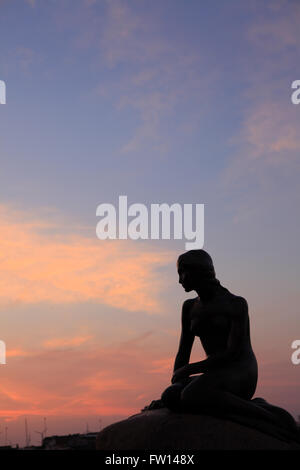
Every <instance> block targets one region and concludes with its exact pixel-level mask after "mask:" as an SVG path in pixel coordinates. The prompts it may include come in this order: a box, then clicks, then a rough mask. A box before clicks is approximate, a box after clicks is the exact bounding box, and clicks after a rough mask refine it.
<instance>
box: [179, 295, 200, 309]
mask: <svg viewBox="0 0 300 470" xmlns="http://www.w3.org/2000/svg"><path fill="white" fill-rule="evenodd" d="M197 298H198V297H195V298H194V299H186V300H185V301H184V302H183V304H182V312H183V313H184V312H189V311H190V310H191V308H192V307H193V305H194V303H195V301H196V300H197Z"/></svg>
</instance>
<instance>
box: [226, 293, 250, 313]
mask: <svg viewBox="0 0 300 470" xmlns="http://www.w3.org/2000/svg"><path fill="white" fill-rule="evenodd" d="M230 303H231V310H232V313H233V315H238V316H243V317H247V316H248V302H247V300H246V299H245V298H244V297H242V296H240V295H234V294H231V295H230Z"/></svg>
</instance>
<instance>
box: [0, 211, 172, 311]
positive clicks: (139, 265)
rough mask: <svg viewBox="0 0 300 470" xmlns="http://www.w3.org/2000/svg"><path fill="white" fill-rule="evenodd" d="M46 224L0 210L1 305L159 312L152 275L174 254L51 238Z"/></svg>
mask: <svg viewBox="0 0 300 470" xmlns="http://www.w3.org/2000/svg"><path fill="white" fill-rule="evenodd" d="M49 225H50V224H48V223H45V222H44V221H43V220H40V221H39V220H36V219H33V218H32V216H28V217H27V216H26V215H24V214H23V213H21V212H20V211H15V210H11V208H9V207H6V206H3V205H2V206H0V229H1V243H2V250H1V254H0V267H1V278H0V302H1V303H2V304H9V303H10V302H20V303H36V302H41V301H45V302H50V303H51V302H54V303H70V302H83V301H89V300H92V301H97V302H100V303H103V304H106V305H110V306H113V307H117V308H122V309H125V310H129V311H144V312H148V313H156V312H158V311H160V309H161V305H160V300H159V295H160V292H161V289H163V286H162V285H161V281H160V282H159V281H158V279H157V276H156V274H155V270H156V269H157V268H159V267H160V266H163V265H165V264H167V263H168V262H170V261H171V259H172V260H173V259H175V258H174V255H172V254H171V253H170V252H158V251H156V252H155V251H154V250H152V249H151V248H149V247H147V249H145V246H142V245H140V244H137V243H135V242H132V241H130V240H128V241H127V240H124V241H119V240H104V241H100V240H98V239H97V238H96V235H95V239H94V240H93V239H90V238H87V237H83V236H80V235H76V234H74V235H73V234H68V235H57V234H54V235H51V234H47V233H46V232H47V230H45V228H48V229H49ZM52 229H53V230H54V229H55V224H53V226H52ZM54 231H55V230H54ZM49 232H50V231H49Z"/></svg>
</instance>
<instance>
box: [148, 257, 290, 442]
mask: <svg viewBox="0 0 300 470" xmlns="http://www.w3.org/2000/svg"><path fill="white" fill-rule="evenodd" d="M177 268H178V275H179V283H180V284H181V285H182V287H183V288H184V289H185V291H186V292H190V291H196V293H197V294H198V296H197V297H196V298H194V299H188V300H186V301H185V302H184V303H183V306H182V319H181V325H182V330H181V337H180V343H179V349H178V353H177V355H176V359H175V364H174V372H173V377H172V380H171V385H170V386H168V387H167V389H166V390H165V391H164V392H163V393H162V396H161V399H160V400H154V401H152V402H151V404H150V405H149V406H146V407H145V408H144V409H143V410H142V411H145V410H151V409H155V408H160V407H167V408H169V409H170V410H173V411H179V412H188V413H205V414H211V415H214V416H223V417H228V418H231V419H234V420H236V421H239V422H241V423H242V424H246V425H250V426H253V427H256V428H258V429H260V430H262V431H264V432H267V433H269V434H273V435H275V436H276V437H279V438H283V439H298V431H297V426H296V422H295V420H294V419H293V417H292V416H291V415H290V414H289V413H288V412H287V411H285V410H284V409H282V408H279V407H277V406H274V405H271V404H269V403H267V402H266V401H265V400H263V399H262V398H255V399H253V400H252V397H253V395H254V393H255V390H256V384H257V374H258V369H257V361H256V357H255V354H254V352H253V350H252V346H251V340H250V326H249V316H248V305H247V301H246V300H245V299H244V298H243V297H240V296H237V295H234V294H232V293H231V292H229V290H228V289H226V288H225V287H223V286H222V285H221V284H220V282H219V280H218V279H216V275H215V270H214V266H213V262H212V259H211V257H210V255H209V254H208V253H206V252H205V251H204V250H191V251H188V252H186V253H184V254H182V255H181V256H179V258H178V261H177ZM196 336H198V337H199V338H200V341H201V344H202V346H203V349H204V351H205V353H206V355H207V358H206V359H204V360H202V361H200V362H195V363H189V360H190V354H191V350H192V346H193V343H194V339H195V337H196ZM196 374H199V375H196Z"/></svg>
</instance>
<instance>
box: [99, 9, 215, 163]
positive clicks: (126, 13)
mask: <svg viewBox="0 0 300 470" xmlns="http://www.w3.org/2000/svg"><path fill="white" fill-rule="evenodd" d="M106 5H107V8H106V11H105V19H106V21H105V24H104V25H103V26H102V28H101V29H100V36H99V44H100V53H101V57H103V59H104V61H105V63H106V64H107V66H108V67H109V68H110V69H111V70H118V74H117V77H116V81H115V82H114V79H113V78H112V80H111V81H110V83H109V85H107V86H105V84H104V83H102V82H101V83H100V84H99V86H98V87H97V91H96V92H97V94H98V95H100V96H101V97H102V96H108V95H109V94H111V96H112V97H113V99H114V101H115V106H116V107H117V108H118V109H124V108H126V109H127V110H128V112H129V113H130V112H134V113H136V116H137V117H138V124H137V125H136V128H135V129H134V131H133V135H132V136H131V137H130V138H129V139H128V140H127V141H126V142H125V143H124V144H123V146H122V147H121V149H120V150H121V153H123V154H132V153H134V152H140V151H141V150H143V151H151V152H152V153H153V154H155V155H164V154H165V153H166V152H168V151H169V150H170V148H171V147H172V142H173V141H174V135H176V126H180V128H181V130H184V129H185V126H186V124H187V122H188V123H190V121H191V114H193V120H194V121H195V122H197V120H199V117H201V116H204V115H205V102H206V100H207V98H208V97H209V96H212V94H213V84H214V81H215V79H216V76H217V75H218V67H217V66H215V67H212V66H210V67H207V66H206V60H207V58H206V57H205V52H206V51H205V50H204V49H203V50H201V51H199V50H198V48H197V49H196V48H193V47H191V44H187V43H185V42H184V41H179V40H178V41H176V40H174V38H171V39H170V37H169V36H168V35H167V34H166V32H165V28H164V25H163V24H162V22H160V19H159V16H155V15H158V11H157V9H156V8H154V9H152V10H150V11H147V12H145V11H143V12H141V10H140V8H139V7H138V5H137V4H134V3H131V2H126V1H119V0H114V1H108V2H107V3H106ZM134 5H135V6H134ZM128 66H130V68H129V67H128ZM113 76H114V74H113V73H111V77H113ZM188 107H189V108H190V109H189V113H188V116H185V111H184V110H186V109H187V108H188ZM170 120H172V122H173V123H174V124H173V126H175V127H174V128H173V132H172V135H171V134H170V133H169V131H168V130H167V127H168V125H167V123H169V122H170ZM176 121H178V122H176Z"/></svg>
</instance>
